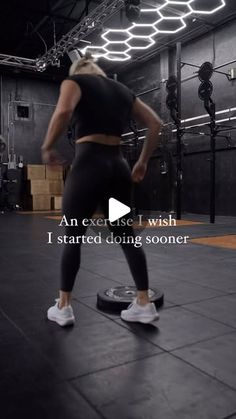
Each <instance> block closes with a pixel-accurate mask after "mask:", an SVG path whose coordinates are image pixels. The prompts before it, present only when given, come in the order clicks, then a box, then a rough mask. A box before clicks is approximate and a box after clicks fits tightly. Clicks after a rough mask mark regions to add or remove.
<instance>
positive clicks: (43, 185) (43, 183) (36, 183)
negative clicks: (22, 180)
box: [25, 179, 50, 195]
mask: <svg viewBox="0 0 236 419" xmlns="http://www.w3.org/2000/svg"><path fill="white" fill-rule="evenodd" d="M49 189H50V188H49V181H48V180H46V179H44V180H28V181H27V187H26V191H25V192H26V194H28V195H47V194H50V191H49Z"/></svg>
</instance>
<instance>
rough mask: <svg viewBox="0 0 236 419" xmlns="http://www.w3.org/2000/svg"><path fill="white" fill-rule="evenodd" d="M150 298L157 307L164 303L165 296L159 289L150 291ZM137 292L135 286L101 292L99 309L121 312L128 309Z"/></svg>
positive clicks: (98, 300) (98, 301) (98, 296)
mask: <svg viewBox="0 0 236 419" xmlns="http://www.w3.org/2000/svg"><path fill="white" fill-rule="evenodd" d="M148 293H149V297H150V300H151V302H152V303H154V304H155V305H156V307H161V306H162V305H163V303H164V295H163V293H162V292H161V291H159V290H157V289H153V288H151V289H149V292H148ZM136 294H137V290H136V287H134V286H127V287H125V286H120V287H115V288H109V289H107V290H105V291H100V292H99V293H98V294H97V307H98V308H99V309H100V310H103V311H121V310H124V309H126V308H127V307H128V306H129V304H130V303H131V302H132V301H133V299H134V298H135V297H136Z"/></svg>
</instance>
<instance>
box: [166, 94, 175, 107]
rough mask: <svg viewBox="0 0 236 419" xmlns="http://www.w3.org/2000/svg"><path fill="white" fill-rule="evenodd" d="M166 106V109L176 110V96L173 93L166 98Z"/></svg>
mask: <svg viewBox="0 0 236 419" xmlns="http://www.w3.org/2000/svg"><path fill="white" fill-rule="evenodd" d="M166 106H167V108H168V109H170V110H172V109H177V107H178V102H177V96H176V95H175V93H169V94H168V95H167V98H166Z"/></svg>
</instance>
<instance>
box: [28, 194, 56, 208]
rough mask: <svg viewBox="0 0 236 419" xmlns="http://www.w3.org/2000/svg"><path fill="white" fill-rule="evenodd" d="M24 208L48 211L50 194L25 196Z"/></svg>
mask: <svg viewBox="0 0 236 419" xmlns="http://www.w3.org/2000/svg"><path fill="white" fill-rule="evenodd" d="M24 207H25V209H28V210H31V211H50V210H51V196H50V195H31V196H28V197H27V198H25V203H24Z"/></svg>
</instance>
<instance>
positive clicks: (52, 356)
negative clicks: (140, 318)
mask: <svg viewBox="0 0 236 419" xmlns="http://www.w3.org/2000/svg"><path fill="white" fill-rule="evenodd" d="M0 21H1V25H0V103H1V111H0V233H1V235H0V237H1V252H0V261H1V265H0V278H1V281H0V289H1V292H0V360H1V361H0V365H1V367H0V371H1V374H0V394H1V405H0V417H1V418H2V419H13V418H15V417H17V416H20V417H24V418H26V419H28V418H34V419H38V418H41V417H44V418H47V419H49V418H50V419H51V418H54V417H55V418H58V419H84V418H88V419H95V418H96V419H108V418H109V419H121V418H123V419H144V418H145V419H229V418H236V356H235V354H236V277H235V270H234V268H235V264H236V261H235V252H236V218H235V217H236V164H235V161H236V4H235V1H233V0H204V1H203V0H186V1H183V0H182V1H172V0H158V1H157V0H141V1H138V0H118V1H114V0H101V1H98V0H90V1H89V0H82V1H78V0H77V1H75V0H47V1H46V0H43V1H41V2H39V3H38V2H30V1H28V0H27V1H24V2H23V3H22V4H21V2H20V3H19V2H17V1H16V0H9V1H8V2H2V4H1V6H0ZM131 27H132V29H129V28H131ZM134 27H135V29H134ZM109 29H110V34H112V37H111V38H110V39H111V42H110V43H109V42H108V41H107V39H109ZM135 30H136V31H137V32H135ZM138 31H140V32H138ZM137 33H138V35H137ZM104 34H105V35H104ZM131 34H132V36H131ZM133 34H134V35H133ZM116 36H117V38H116ZM104 45H105V47H104ZM84 48H87V50H88V51H90V52H91V53H92V54H94V55H95V56H96V54H97V58H98V61H97V63H98V64H99V65H100V66H101V67H102V69H103V70H104V71H105V72H106V74H107V75H108V77H109V78H112V79H114V80H117V81H119V82H121V83H123V84H124V85H126V86H127V87H128V88H129V89H131V90H132V92H133V93H134V94H135V95H136V96H137V97H139V98H140V99H141V100H142V101H144V102H145V103H146V104H148V105H149V106H150V107H151V108H152V109H153V110H154V111H155V112H156V113H157V114H158V115H159V116H160V118H161V119H162V121H163V126H162V131H161V134H160V136H159V145H158V147H157V148H156V150H155V151H154V153H153V155H152V157H151V159H150V161H149V165H148V170H147V173H146V176H145V178H144V180H143V181H142V182H141V183H140V184H137V185H134V187H133V194H132V209H133V212H134V213H135V215H136V217H137V216H138V215H140V214H141V215H143V219H144V220H145V223H144V226H143V228H140V226H139V225H138V223H137V221H136V224H135V231H136V234H137V235H140V236H141V237H142V240H143V248H144V250H145V252H146V257H147V263H148V272H149V280H150V288H153V289H154V290H158V291H160V293H161V295H162V296H163V300H162V301H161V302H160V304H159V305H158V311H159V313H160V320H159V322H157V323H155V324H154V323H153V324H149V325H145V324H138V323H126V322H124V321H122V320H121V318H120V315H119V312H117V311H114V312H113V311H112V309H111V310H103V309H101V308H100V307H99V306H98V304H97V294H98V293H99V292H101V291H104V290H108V289H114V288H115V287H122V288H123V287H126V286H127V287H131V286H133V285H134V283H133V279H132V276H131V273H130V271H129V268H128V265H127V263H126V260H125V257H124V255H123V253H122V250H121V248H120V247H119V245H118V244H113V245H110V244H107V243H106V242H105V241H104V240H103V241H102V243H101V244H99V245H96V244H84V245H83V246H82V265H81V268H80V271H79V274H78V278H77V281H76V284H75V288H74V290H73V297H72V305H73V309H74V313H75V316H76V324H75V326H74V327H68V328H60V327H59V326H58V325H56V324H54V323H51V322H49V321H48V320H47V318H46V312H47V309H48V307H49V306H50V304H51V303H52V302H53V301H54V299H55V298H56V297H57V294H56V293H57V289H58V278H59V276H60V257H61V254H62V246H60V245H58V244H57V243H53V244H48V232H53V235H54V236H56V235H58V234H61V227H59V220H60V218H61V216H62V212H61V202H62V196H63V189H64V184H65V182H66V178H67V176H68V173H69V172H70V169H71V164H72V162H73V159H74V155H75V140H76V138H75V136H74V132H73V128H72V127H71V126H68V129H67V130H66V132H65V133H64V134H63V135H61V136H60V138H59V141H58V143H57V150H58V152H59V153H60V155H61V156H63V166H61V167H60V168H59V169H58V172H55V171H51V170H50V167H48V166H47V165H44V164H43V162H42V156H41V146H42V142H43V139H44V137H45V134H46V130H47V127H48V124H49V121H50V118H51V116H52V113H53V112H54V110H55V106H56V103H57V99H58V95H59V90H60V85H61V82H62V81H63V80H64V79H65V78H66V77H67V75H68V71H69V67H70V65H71V63H72V62H73V61H74V60H75V57H78V52H77V51H85V50H84ZM104 48H107V49H104ZM204 63H205V64H206V66H208V68H210V70H209V71H210V73H211V74H210V75H209V74H207V72H206V66H205V71H204V67H203V65H204ZM171 78H172V79H171ZM170 80H172V81H173V80H174V85H175V86H174V89H173V90H171V89H172V87H171V88H170V89H169V88H168V84H169V81H170ZM204 83H207V88H205V87H204ZM199 86H200V87H199ZM204 89H205V90H204ZM209 91H210V93H209ZM170 96H171V98H170ZM168 97H169V99H170V100H169V101H168ZM111 106H114V105H113V104H111ZM146 134H147V130H146V127H143V126H141V125H139V124H136V123H135V122H134V121H130V124H129V125H128V126H127V127H126V130H125V132H124V134H123V135H122V139H121V149H122V152H123V155H124V157H125V159H126V160H127V161H128V163H129V165H130V167H131V169H132V167H133V166H134V164H135V162H136V161H137V159H138V156H139V155H140V152H141V148H142V146H143V144H144V142H145V139H146ZM84 181H85V182H86V179H85V180H84ZM37 188H38V190H37ZM170 215H171V216H172V217H173V218H174V219H175V220H176V226H174V227H173V226H170V225H167V226H165V225H164V226H160V225H156V226H153V225H150V224H148V219H158V217H168V216H170ZM105 231H106V230H105ZM88 234H91V235H94V234H95V235H96V230H93V229H92V228H91V229H89V230H88ZM104 234H106V233H104ZM147 236H148V237H153V241H152V243H151V244H149V243H147V242H146V241H145V240H146V237H147ZM170 236H174V237H188V240H187V243H186V244H178V242H176V241H175V242H174V243H171V242H168V240H167V239H168V237H170ZM155 237H158V238H159V239H158V240H156V241H155ZM111 304H112V303H111Z"/></svg>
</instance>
